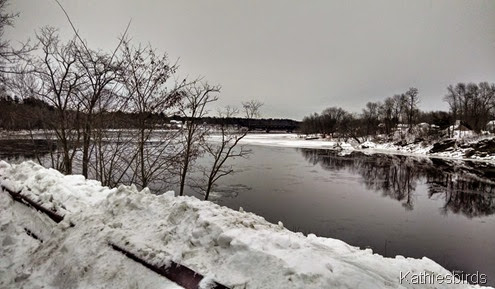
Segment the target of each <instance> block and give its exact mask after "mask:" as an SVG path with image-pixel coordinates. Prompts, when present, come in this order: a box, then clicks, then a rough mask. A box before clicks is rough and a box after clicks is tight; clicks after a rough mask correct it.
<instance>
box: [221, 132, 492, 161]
mask: <svg viewBox="0 0 495 289" xmlns="http://www.w3.org/2000/svg"><path fill="white" fill-rule="evenodd" d="M212 139H214V137H213V138H212ZM475 141H476V140H473V141H472V142H475ZM241 143H242V144H251V145H264V146H278V147H295V148H321V149H336V150H341V153H342V154H347V153H349V152H351V151H361V152H363V153H392V154H405V155H412V156H429V157H440V158H448V159H468V158H466V157H465V152H466V151H467V149H463V148H457V149H455V150H451V151H445V152H438V153H430V150H431V149H432V148H433V145H423V144H421V143H416V144H409V145H405V146H401V145H395V144H393V143H376V142H372V141H366V142H364V143H361V144H358V143H357V142H356V141H353V140H349V142H344V141H339V140H336V139H335V140H331V139H305V138H304V136H299V135H297V134H248V135H246V136H245V137H244V138H243V139H242V141H241ZM469 160H480V161H495V155H487V156H485V157H478V156H472V157H470V158H469Z"/></svg>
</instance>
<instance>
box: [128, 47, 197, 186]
mask: <svg viewBox="0 0 495 289" xmlns="http://www.w3.org/2000/svg"><path fill="white" fill-rule="evenodd" d="M121 51H122V55H123V56H122V57H123V63H122V65H123V67H124V69H123V70H122V72H123V73H122V77H121V80H120V81H121V83H122V85H123V87H124V89H125V92H124V94H125V95H126V99H127V102H128V107H129V111H130V112H132V113H134V114H135V115H136V118H137V119H136V123H137V135H136V138H135V145H136V152H137V155H136V157H135V158H133V162H134V164H133V167H132V170H133V176H132V179H133V180H135V181H137V182H138V184H139V185H140V186H142V187H146V186H148V185H149V184H150V182H151V181H152V180H154V179H155V178H157V177H158V176H160V175H163V174H165V173H167V172H168V171H169V170H171V169H172V166H173V165H175V154H174V152H173V150H174V140H175V137H174V134H173V133H172V132H171V133H160V134H158V133H156V132H157V128H158V126H159V125H160V123H159V122H157V121H158V118H157V115H158V114H160V113H167V112H169V111H170V110H171V109H172V108H174V107H176V106H177V105H178V104H179V103H180V101H181V100H182V98H183V97H184V94H185V93H184V91H183V90H184V89H185V88H186V87H188V86H189V85H190V83H188V82H186V80H184V81H182V82H181V83H177V82H176V81H175V78H174V75H175V73H176V71H177V68H178V67H177V64H170V62H169V60H168V57H167V55H165V54H164V55H158V54H157V53H156V51H155V50H154V49H153V48H151V47H149V46H137V47H134V46H131V44H130V43H129V42H128V41H124V43H123V46H122V49H121ZM152 137H153V138H154V139H153V141H152Z"/></svg>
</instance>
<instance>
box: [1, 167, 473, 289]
mask: <svg viewBox="0 0 495 289" xmlns="http://www.w3.org/2000/svg"><path fill="white" fill-rule="evenodd" d="M0 176H1V177H0V181H1V184H2V185H4V186H6V187H8V188H10V189H13V190H16V191H22V194H25V195H28V196H29V197H30V198H32V199H36V200H39V201H40V202H41V203H42V204H43V206H46V207H49V208H51V209H53V210H56V211H57V212H60V213H62V214H64V215H65V216H66V217H65V219H64V221H62V222H61V223H59V224H56V223H54V222H52V221H51V220H50V219H48V218H47V217H46V216H44V215H42V214H41V213H38V212H36V211H34V210H33V209H30V208H28V207H26V206H24V205H23V204H19V203H17V202H14V201H13V200H12V199H11V197H10V196H9V195H8V194H7V193H5V192H0V233H1V234H0V243H1V244H2V246H1V247H0V287H1V288H40V287H44V288H131V287H132V288H134V287H136V288H137V287H144V288H179V287H178V286H177V285H175V284H174V283H172V282H170V281H169V280H167V279H165V278H163V277H161V276H159V275H157V274H155V273H153V272H151V271H150V270H148V269H146V268H145V267H143V266H141V265H139V264H136V263H134V262H133V261H131V260H129V259H127V258H126V257H124V256H123V255H122V254H120V253H118V252H115V251H113V250H112V249H111V248H110V247H109V246H108V243H109V242H112V243H115V244H118V245H121V246H124V247H126V248H128V249H129V250H130V251H132V252H134V253H136V254H137V255H139V256H140V257H142V258H145V259H146V260H148V261H150V262H152V263H155V264H158V265H164V264H167V263H169V261H170V260H173V261H175V262H177V263H180V264H183V265H185V266H188V267H190V268H191V269H193V270H195V271H196V272H199V273H201V274H203V275H205V276H207V278H205V279H204V282H202V283H205V284H207V283H209V281H210V280H215V281H217V282H220V283H222V284H224V285H227V286H229V287H230V288H355V289H358V288H363V289H373V288H479V287H478V286H472V285H467V284H456V285H447V284H409V283H408V282H407V280H409V278H410V277H411V276H413V275H414V274H426V275H427V276H440V275H448V274H449V272H448V271H447V270H446V269H444V268H442V267H441V266H440V265H438V264H436V263H435V262H434V261H432V260H430V259H428V258H426V257H425V258H422V259H412V258H404V257H401V256H397V257H396V258H384V257H382V256H380V255H377V254H373V252H372V251H371V250H370V249H367V250H360V249H359V248H356V247H352V246H350V245H348V244H346V243H344V242H342V241H339V240H335V239H330V238H320V237H317V236H315V235H308V236H304V235H303V234H302V233H294V232H291V231H289V230H287V229H285V228H284V227H283V224H282V223H279V224H277V225H275V224H271V223H268V222H267V221H265V220H264V219H263V218H262V217H260V216H257V215H254V214H252V213H247V212H243V211H241V212H237V211H234V210H231V209H228V208H225V207H220V206H218V205H216V204H213V203H211V202H205V201H200V200H198V199H196V198H193V197H175V196H173V194H171V193H167V194H163V195H153V194H151V193H150V192H149V190H147V189H145V190H142V191H138V190H136V188H135V187H126V186H121V187H119V188H113V189H110V188H106V187H102V186H100V185H99V184H98V183H97V182H95V181H88V180H84V178H82V177H80V176H64V175H62V174H60V173H59V172H57V171H55V170H51V169H44V168H42V167H40V166H38V165H36V164H35V163H33V162H25V163H22V164H19V165H9V164H7V163H5V162H0ZM69 222H73V223H74V224H76V225H75V227H70V226H69ZM24 228H26V229H28V230H30V231H32V232H33V233H35V234H36V235H37V236H39V238H40V239H42V240H43V242H42V243H41V242H40V241H38V240H36V239H34V238H32V237H30V236H28V235H27V234H26V233H25V231H24ZM400 272H402V274H403V275H404V274H407V272H410V273H409V274H408V276H407V277H406V278H403V280H402V281H403V282H402V284H400V277H401V273H400ZM403 277H404V276H403ZM409 281H411V280H409ZM413 283H414V282H413Z"/></svg>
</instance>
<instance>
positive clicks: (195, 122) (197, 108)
mask: <svg viewBox="0 0 495 289" xmlns="http://www.w3.org/2000/svg"><path fill="white" fill-rule="evenodd" d="M218 92H220V87H218V86H210V85H209V84H208V83H201V84H196V85H194V86H191V87H189V88H188V89H187V92H186V93H185V97H184V101H183V102H182V103H181V104H180V106H179V112H180V115H181V116H182V117H183V118H184V119H185V123H184V125H183V127H182V129H181V133H182V135H181V141H180V150H181V151H180V153H179V159H180V161H179V195H181V196H182V195H184V187H185V184H186V177H187V174H188V173H189V170H190V167H191V165H192V163H193V162H194V161H195V159H196V158H197V157H198V156H199V155H200V149H201V144H202V143H204V137H205V134H206V133H207V131H206V128H205V127H204V126H203V125H202V124H201V123H200V122H199V121H200V120H201V118H202V117H204V116H206V115H207V113H208V110H207V105H208V104H209V103H212V102H215V101H217V100H218V96H217V95H216V93H218Z"/></svg>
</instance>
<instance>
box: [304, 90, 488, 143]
mask: <svg viewBox="0 0 495 289" xmlns="http://www.w3.org/2000/svg"><path fill="white" fill-rule="evenodd" d="M443 99H444V101H446V102H447V103H448V104H449V107H450V110H449V111H428V112H426V111H421V110H420V109H419V108H418V104H419V102H420V99H419V91H418V89H416V88H414V87H413V88H410V89H409V90H407V91H406V92H404V93H401V94H396V95H394V96H390V97H387V98H385V100H384V101H383V102H380V101H378V102H368V103H367V104H366V106H365V107H364V108H363V110H362V113H350V112H348V111H346V110H344V109H342V108H340V107H330V108H326V109H324V110H323V111H322V112H321V113H320V114H318V113H314V114H312V115H309V116H306V117H304V119H303V121H302V123H301V126H300V129H301V131H302V132H303V133H306V134H323V135H331V136H338V137H344V138H355V139H357V138H358V137H363V136H373V135H377V134H385V135H391V134H392V133H394V132H395V131H397V129H398V128H399V126H400V128H401V129H403V130H404V131H406V132H413V131H414V130H415V126H416V125H417V124H420V123H427V124H429V125H430V126H429V127H433V128H434V130H436V131H437V132H438V130H443V129H446V128H447V127H449V126H452V125H455V124H456V123H458V124H459V123H460V124H462V127H464V128H465V129H470V130H473V131H475V132H477V133H480V132H482V131H486V130H493V128H491V127H490V126H489V122H490V121H491V120H494V119H495V84H493V83H492V84H490V83H488V82H481V83H479V84H476V83H469V84H465V83H458V84H456V85H450V86H448V87H447V93H446V95H445V96H444V98H443ZM432 125H433V126H432ZM459 127H460V126H457V128H459ZM432 131H433V130H432Z"/></svg>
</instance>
